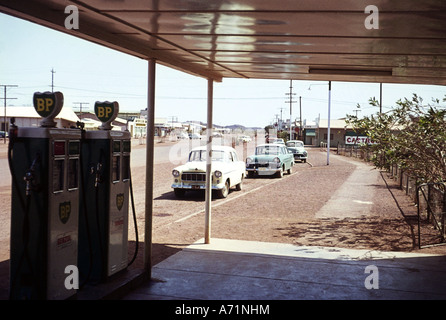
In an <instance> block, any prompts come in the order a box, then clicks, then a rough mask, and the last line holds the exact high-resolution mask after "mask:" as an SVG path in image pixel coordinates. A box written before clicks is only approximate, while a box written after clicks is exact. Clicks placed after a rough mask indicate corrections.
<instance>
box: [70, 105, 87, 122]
mask: <svg viewBox="0 0 446 320" xmlns="http://www.w3.org/2000/svg"><path fill="white" fill-rule="evenodd" d="M73 104H78V105H79V113H80V114H79V119H81V120H82V105H83V104H89V103H88V102H73Z"/></svg>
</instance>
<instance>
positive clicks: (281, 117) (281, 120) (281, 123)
mask: <svg viewBox="0 0 446 320" xmlns="http://www.w3.org/2000/svg"><path fill="white" fill-rule="evenodd" d="M278 109H279V110H280V126H278V127H279V130H280V131H282V125H283V116H282V110H284V109H285V108H278Z"/></svg>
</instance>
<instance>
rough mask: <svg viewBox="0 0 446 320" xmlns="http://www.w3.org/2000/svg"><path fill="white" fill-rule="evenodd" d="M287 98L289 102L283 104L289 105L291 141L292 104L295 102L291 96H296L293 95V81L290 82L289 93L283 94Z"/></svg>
mask: <svg viewBox="0 0 446 320" xmlns="http://www.w3.org/2000/svg"><path fill="white" fill-rule="evenodd" d="M285 94H286V95H287V96H290V97H289V99H290V100H289V101H285V103H289V104H290V140H291V139H293V136H292V133H291V127H292V125H291V118H292V115H293V103H295V102H296V101H294V100H293V96H295V95H296V94H295V93H293V80H290V92H289V93H285Z"/></svg>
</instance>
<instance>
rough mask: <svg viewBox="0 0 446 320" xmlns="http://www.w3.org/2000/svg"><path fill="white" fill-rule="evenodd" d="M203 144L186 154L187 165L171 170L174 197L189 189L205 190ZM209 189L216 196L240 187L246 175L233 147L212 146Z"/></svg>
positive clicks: (180, 195) (224, 194)
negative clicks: (210, 187)
mask: <svg viewBox="0 0 446 320" xmlns="http://www.w3.org/2000/svg"><path fill="white" fill-rule="evenodd" d="M206 153H207V152H206V146H201V147H196V148H194V149H192V150H191V152H190V153H189V160H188V162H187V163H186V164H184V165H181V166H178V167H176V168H175V169H173V171H172V175H173V180H174V181H173V184H172V188H173V191H174V192H175V195H176V196H177V197H183V196H184V195H185V193H186V191H188V190H204V189H205V187H206ZM211 177H212V190H214V191H215V192H216V193H217V196H218V197H219V198H226V197H227V196H228V194H229V189H230V188H232V187H235V188H236V190H241V189H242V182H243V179H244V177H245V163H244V162H243V161H240V160H239V159H238V156H237V152H236V151H235V149H234V148H231V147H226V146H213V147H212V172H211Z"/></svg>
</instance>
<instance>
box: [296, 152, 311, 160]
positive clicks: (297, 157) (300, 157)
mask: <svg viewBox="0 0 446 320" xmlns="http://www.w3.org/2000/svg"><path fill="white" fill-rule="evenodd" d="M293 156H294V160H306V159H307V158H308V156H305V155H303V154H297V153H295V154H293Z"/></svg>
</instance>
